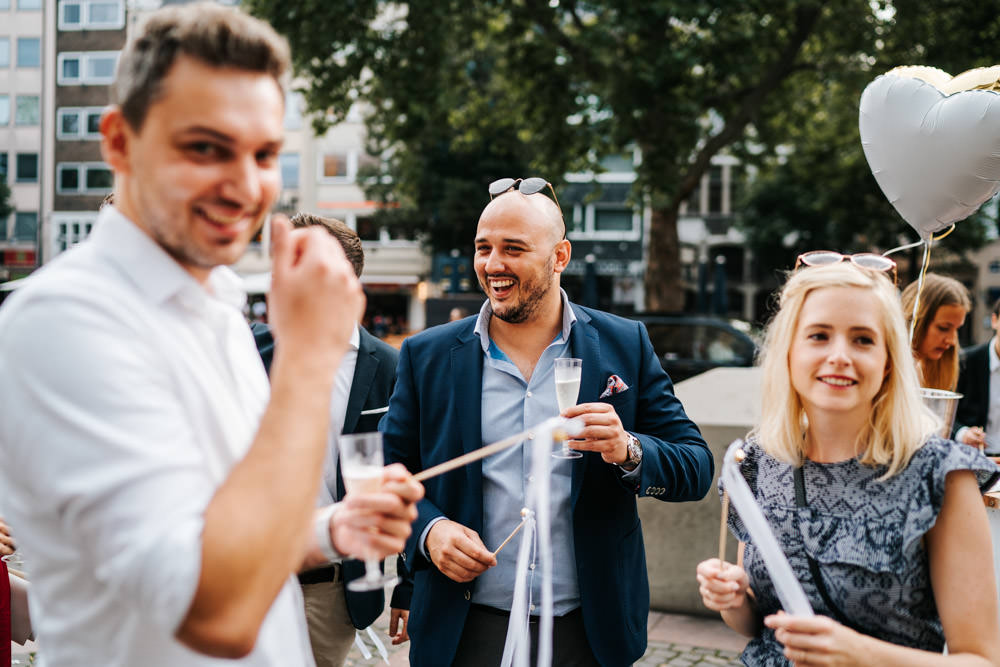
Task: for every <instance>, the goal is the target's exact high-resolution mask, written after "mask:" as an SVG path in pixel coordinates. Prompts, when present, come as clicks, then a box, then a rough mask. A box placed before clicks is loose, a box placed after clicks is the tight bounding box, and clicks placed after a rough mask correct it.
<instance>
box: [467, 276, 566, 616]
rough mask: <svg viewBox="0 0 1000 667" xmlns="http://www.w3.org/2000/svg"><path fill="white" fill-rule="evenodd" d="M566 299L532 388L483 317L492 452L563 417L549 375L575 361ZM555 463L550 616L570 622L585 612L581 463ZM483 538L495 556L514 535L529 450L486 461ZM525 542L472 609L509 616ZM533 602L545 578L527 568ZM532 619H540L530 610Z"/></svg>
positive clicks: (486, 421)
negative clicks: (576, 538) (574, 491)
mask: <svg viewBox="0 0 1000 667" xmlns="http://www.w3.org/2000/svg"><path fill="white" fill-rule="evenodd" d="M560 292H561V293H562V306H563V321H562V330H561V331H560V332H559V335H557V336H556V337H555V339H554V340H553V341H552V342H551V343H550V344H549V346H548V347H547V348H545V350H544V351H543V352H542V355H541V357H539V359H538V363H536V364H535V369H534V371H533V372H532V374H531V379H530V380H527V381H526V380H525V379H524V377H523V376H522V375H521V371H520V370H518V368H517V366H516V365H514V363H513V362H512V361H511V360H510V359H509V358H507V355H506V354H504V353H503V351H502V350H501V349H500V348H499V347H497V346H496V344H495V343H493V341H492V340H490V338H489V324H490V318H491V317H492V316H493V309H492V308H491V307H490V302H489V301H487V302H486V303H484V304H483V307H482V309H481V310H480V311H479V321H478V322H476V328H475V333H476V334H478V335H479V339H480V341H481V342H482V345H483V355H484V358H483V392H482V399H481V400H482V415H483V417H482V437H483V444H484V445H487V444H490V443H492V442H496V441H497V440H501V439H503V438H505V437H507V436H509V435H511V434H512V433H519V432H521V431H523V430H525V429H527V428H530V427H531V426H533V425H535V424H540V423H541V422H543V421H545V420H546V419H549V418H550V417H553V416H555V415H558V414H559V404H558V403H557V401H556V385H555V379H554V378H553V376H552V374H553V371H554V368H555V360H556V358H558V357H568V356H571V354H570V347H569V336H570V330H571V329H572V327H573V324H574V323H575V322H576V315H574V313H573V309H572V308H571V307H570V305H569V298H568V297H567V296H566V293H565V292H563V291H562V290H560ZM551 462H552V474H551V480H552V482H551V483H552V486H551V507H552V510H551V511H552V563H553V576H552V597H553V602H554V609H553V613H554V614H555V615H556V616H561V615H563V614H566V613H568V612H570V611H572V610H574V609H576V608H577V607H579V606H580V588H579V586H578V585H577V579H576V557H575V556H574V550H573V513H572V507H571V506H570V488H571V487H570V484H571V480H572V474H573V467H572V466H574V465H582V461H581V460H580V459H556V458H553V459H551ZM482 466H483V531H482V535H481V537H482V539H483V543H484V544H485V545H486V548H487V549H489V550H491V551H492V550H494V549H496V548H497V547H498V546H500V544H501V543H502V542H503V541H504V539H506V538H507V536H508V535H510V533H511V531H512V530H514V528H515V527H516V526H517V524H518V523H520V521H521V508H523V507H524V503H525V498H526V495H527V490H528V484H529V483H530V482H531V481H532V479H531V475H530V473H531V448H530V447H525V446H524V444H523V443H522V444H520V445H515V446H514V447H511V448H509V449H505V450H504V451H502V452H499V453H497V454H494V455H493V456H489V457H487V458H485V459H483V462H482ZM520 539H528V536H527V535H526V532H521V533H519V534H518V538H515V539H514V540H512V541H511V543H510V544H509V545H507V546H506V547H504V549H503V550H502V551H501V552H500V553H499V554H497V564H496V567H491V568H490V569H488V570H486V571H485V572H483V573H482V574H481V575H479V578H478V579H477V580H476V587H475V590H474V591H473V593H472V601H473V602H474V603H475V604H482V605H488V606H490V607H495V608H497V609H504V610H508V611H509V610H510V607H511V603H512V602H513V595H514V583H515V582H514V570H515V565H516V563H517V551H518V549H517V545H518V542H519V540H520ZM529 567H530V568H532V569H529V577H530V580H529V582H528V583H529V585H530V587H531V599H532V600H533V601H535V602H536V603H537V602H538V601H539V600H540V599H541V598H540V595H541V583H542V578H541V573H540V572H539V576H538V577H534V576H532V575H533V574H534V572H535V570H534V569H533V568H534V565H531V566H529ZM532 611H535V610H534V609H532Z"/></svg>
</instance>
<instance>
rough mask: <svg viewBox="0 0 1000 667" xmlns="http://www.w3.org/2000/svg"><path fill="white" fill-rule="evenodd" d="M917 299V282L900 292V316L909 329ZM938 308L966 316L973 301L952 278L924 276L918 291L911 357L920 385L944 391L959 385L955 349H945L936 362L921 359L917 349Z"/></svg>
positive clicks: (963, 286)
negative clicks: (950, 308)
mask: <svg viewBox="0 0 1000 667" xmlns="http://www.w3.org/2000/svg"><path fill="white" fill-rule="evenodd" d="M916 298H917V283H915V282H913V283H910V284H909V285H907V286H906V289H905V290H903V313H905V315H906V324H907V327H909V325H910V322H912V321H913V303H914V301H916ZM941 306H959V307H960V308H963V309H965V312H966V313H968V312H969V311H970V310H972V301H971V300H970V299H969V291H968V290H967V289H965V285H963V284H962V283H960V282H958V281H957V280H955V279H954V278H949V277H947V276H941V275H938V274H936V273H928V274H927V275H925V276H924V286H923V289H922V290H921V291H920V310H919V312H918V313H917V325H916V326H915V327H914V328H913V354H914V356H916V357H917V361H918V370H919V372H920V379H921V381H922V383H923V386H925V387H930V388H931V389H946V390H948V391H954V389H955V386H956V385H958V346H957V345H956V346H954V347H952V348H950V349H949V350H947V351H946V352H945V353H944V354H943V355H941V358H940V359H938V360H937V361H932V360H930V359H922V358H920V355H919V353H918V352H917V350H919V349H920V346H921V345H923V344H924V338H925V337H926V336H927V331H928V329H930V327H931V323H932V322H934V317H935V316H936V315H937V311H938V308H940V307H941Z"/></svg>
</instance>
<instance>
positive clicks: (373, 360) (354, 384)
mask: <svg viewBox="0 0 1000 667" xmlns="http://www.w3.org/2000/svg"><path fill="white" fill-rule="evenodd" d="M359 333H360V337H359V340H358V361H357V363H356V364H355V365H354V377H353V378H351V392H350V394H349V395H348V397H347V412H346V413H345V414H344V430H343V433H352V432H353V431H354V427H355V426H357V425H358V418H359V417H360V416H361V410H362V409H363V408H364V407H365V399H367V398H368V392H369V391H370V390H371V386H372V382H373V381H374V380H375V373H377V372H378V365H379V360H378V357H377V356H375V346H374V345H373V344H372V342H371V340H370V339H369V338H368V336H370V335H371V334H369V333H368V332H367V331H365V330H364V329H359Z"/></svg>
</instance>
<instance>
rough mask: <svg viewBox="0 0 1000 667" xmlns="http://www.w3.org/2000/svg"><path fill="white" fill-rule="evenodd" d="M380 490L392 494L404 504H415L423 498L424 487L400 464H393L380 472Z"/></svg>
mask: <svg viewBox="0 0 1000 667" xmlns="http://www.w3.org/2000/svg"><path fill="white" fill-rule="evenodd" d="M382 490H383V491H385V492H388V493H394V494H396V495H397V496H399V497H400V498H401V499H402V500H403V502H405V503H410V504H412V503H415V502H417V501H418V500H420V499H421V498H423V497H424V486H423V484H421V483H420V482H418V481H417V480H415V479H413V475H411V474H410V471H409V470H407V469H406V466H404V465H403V464H402V463H393V464H392V465H389V466H386V467H385V469H384V470H383V471H382Z"/></svg>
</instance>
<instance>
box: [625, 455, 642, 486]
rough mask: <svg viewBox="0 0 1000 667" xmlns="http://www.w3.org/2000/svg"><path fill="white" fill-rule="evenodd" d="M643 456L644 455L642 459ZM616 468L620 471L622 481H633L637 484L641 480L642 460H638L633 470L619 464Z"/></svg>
mask: <svg viewBox="0 0 1000 667" xmlns="http://www.w3.org/2000/svg"><path fill="white" fill-rule="evenodd" d="M645 458H646V457H645V456H644V457H643V459H645ZM618 469H619V470H620V471H621V472H622V481H625V482H635V483H636V484H637V485H638V484H639V482H641V481H642V460H640V461H639V465H637V466H636V467H635V469H634V470H625V468H623V467H621V466H618Z"/></svg>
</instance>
